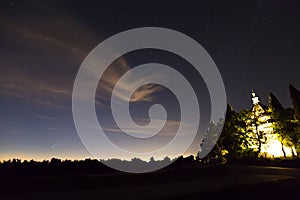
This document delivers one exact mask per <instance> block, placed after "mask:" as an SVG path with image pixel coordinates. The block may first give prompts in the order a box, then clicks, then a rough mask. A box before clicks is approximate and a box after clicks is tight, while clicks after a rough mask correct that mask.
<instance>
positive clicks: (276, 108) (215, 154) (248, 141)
mask: <svg viewBox="0 0 300 200" xmlns="http://www.w3.org/2000/svg"><path fill="white" fill-rule="evenodd" d="M289 93H290V99H291V102H292V106H291V107H290V108H284V107H283V106H282V105H281V104H280V102H279V101H278V99H277V98H276V97H275V96H274V95H273V94H272V93H270V94H269V100H268V101H269V102H268V104H269V105H268V106H264V105H263V104H261V103H258V104H257V105H259V106H258V109H259V108H263V110H262V111H258V112H254V110H255V108H253V107H252V108H251V109H249V110H242V111H241V112H235V111H234V110H233V108H232V106H230V105H228V106H227V112H226V116H225V120H220V121H219V122H218V123H217V124H215V123H211V124H210V125H209V129H208V131H207V133H206V137H205V138H204V140H203V141H202V143H201V145H200V146H201V148H202V149H201V148H200V149H201V150H200V152H199V156H200V157H201V151H203V152H205V149H203V148H205V147H206V146H208V145H207V143H211V142H215V141H216V140H217V142H216V145H215V146H214V148H213V150H212V151H210V153H209V154H208V155H207V156H206V157H205V158H203V159H201V160H202V162H209V161H210V162H211V161H213V162H236V161H242V160H248V161H249V160H251V159H257V158H258V157H262V155H261V151H262V149H261V147H262V145H263V144H266V143H267V142H268V137H267V133H266V132H264V131H260V130H259V129H258V127H259V126H260V125H262V124H263V123H269V124H271V126H272V129H273V134H276V136H277V138H278V140H279V141H280V143H281V147H282V148H281V150H282V153H283V155H284V156H283V157H286V152H285V150H284V146H285V147H290V150H291V152H292V155H293V157H299V155H300V92H299V91H298V90H297V89H296V88H295V87H293V86H292V85H290V86H289ZM222 127H223V129H222V131H221V135H220V137H218V135H216V134H215V133H216V132H217V131H216V130H218V129H221V128H222ZM254 147H255V148H254Z"/></svg>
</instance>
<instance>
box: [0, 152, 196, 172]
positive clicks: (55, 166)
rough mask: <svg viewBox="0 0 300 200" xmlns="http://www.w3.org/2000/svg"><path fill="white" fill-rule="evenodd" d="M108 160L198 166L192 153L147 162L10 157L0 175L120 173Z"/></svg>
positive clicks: (132, 164)
mask: <svg viewBox="0 0 300 200" xmlns="http://www.w3.org/2000/svg"><path fill="white" fill-rule="evenodd" d="M109 162H115V163H116V162H117V163H118V164H119V165H122V166H126V165H127V166H128V167H132V168H134V167H135V165H139V164H140V163H143V164H144V165H145V166H151V165H157V166H159V165H162V164H165V163H166V162H167V164H169V163H171V164H170V165H169V166H167V167H165V168H164V169H175V168H181V167H193V166H199V162H198V161H197V160H196V159H195V157H194V156H193V155H191V156H188V157H183V156H180V157H178V158H176V159H174V160H171V159H170V158H169V157H165V158H164V159H163V160H154V158H151V159H150V160H149V161H148V162H147V161H143V160H141V159H139V158H133V159H132V160H131V161H126V160H120V159H115V158H114V159H109V160H96V159H85V160H73V161H72V160H61V159H57V158H52V159H51V160H44V161H34V160H30V161H27V160H24V161H21V160H20V159H12V160H7V161H2V162H1V163H0V177H4V176H33V175H34V176H39V175H49V176H50V175H51V176H53V175H87V174H111V173H116V174H118V173H122V172H120V171H117V170H114V169H112V168H110V167H108V166H107V165H105V164H103V163H107V164H109Z"/></svg>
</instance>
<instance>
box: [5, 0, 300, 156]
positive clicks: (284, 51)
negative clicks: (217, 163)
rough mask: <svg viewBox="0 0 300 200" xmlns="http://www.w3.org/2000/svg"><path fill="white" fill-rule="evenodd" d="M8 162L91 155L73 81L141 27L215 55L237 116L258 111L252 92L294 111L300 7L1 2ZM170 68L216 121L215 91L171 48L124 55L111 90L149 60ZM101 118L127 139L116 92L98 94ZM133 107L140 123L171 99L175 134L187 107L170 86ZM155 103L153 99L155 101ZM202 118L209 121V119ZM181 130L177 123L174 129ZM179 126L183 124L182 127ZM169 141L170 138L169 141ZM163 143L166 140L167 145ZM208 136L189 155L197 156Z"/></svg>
mask: <svg viewBox="0 0 300 200" xmlns="http://www.w3.org/2000/svg"><path fill="white" fill-rule="evenodd" d="M0 4H1V5H0V44H1V45H0V61H1V62H0V72H1V73H0V160H2V159H9V158H13V157H18V158H22V159H25V158H26V159H31V158H34V159H49V158H51V157H53V156H56V157H61V158H70V159H75V158H78V159H80V158H84V157H89V156H90V155H89V154H88V153H87V151H86V150H85V149H84V147H83V145H82V144H81V141H80V139H79V137H78V135H77V133H76V130H75V126H74V122H73V118H72V109H71V94H72V87H73V82H74V79H75V76H76V73H77V70H78V69H79V67H80V64H81V62H82V61H83V59H84V58H85V57H86V56H87V54H88V53H89V52H90V51H91V50H92V49H93V48H94V47H95V46H96V45H98V44H99V43H100V42H101V41H103V40H104V39H106V38H108V37H110V36H112V35H114V34H116V33H119V32H121V31H125V30H128V29H132V28H137V27H146V26H156V27H164V28H170V29H174V30H177V31H180V32H182V33H184V34H186V35H188V36H190V37H192V38H193V39H195V40H196V41H198V42H199V43H200V44H201V45H202V46H203V47H204V48H205V49H206V50H207V52H208V53H209V54H210V55H211V57H212V58H213V60H214V61H215V63H216V65H217V66H218V68H219V70H220V72H221V75H222V77H223V80H224V84H225V87H226V92H227V100H228V103H229V104H231V105H232V106H233V108H234V109H235V110H238V111H239V110H241V109H247V108H250V107H251V99H250V98H251V95H250V91H251V89H254V90H255V91H256V92H257V94H258V95H259V96H260V98H261V100H262V102H263V103H265V104H267V97H268V93H269V92H272V93H274V94H275V95H276V97H278V99H279V100H280V102H281V103H282V104H283V105H284V106H286V107H288V106H290V105H291V102H290V100H289V93H288V85H289V84H293V85H294V86H295V87H296V88H298V89H299V88H300V82H299V74H300V73H299V72H300V70H299V66H300V58H299V52H300V39H299V35H300V13H299V12H298V11H299V9H300V6H299V3H298V2H297V1H296V0H294V1H276V0H275V1H274V0H264V1H262V0H256V1H255V0H253V1H224V2H222V3H220V2H218V1H208V0H207V1H203V0H200V1H163V2H162V1H145V2H139V1H126V2H125V1H107V3H104V2H100V1H99V2H96V1H72V2H68V1H45V2H39V1H1V3H0ZM149 61H151V62H153V61H157V62H160V63H163V64H168V65H170V66H172V67H174V68H175V69H177V70H179V71H180V72H181V73H182V74H184V75H185V76H186V77H187V78H188V79H189V81H190V82H191V83H192V85H193V87H194V89H195V90H196V93H197V95H198V98H199V99H200V107H201V109H202V110H201V111H203V113H202V115H203V116H204V117H203V121H201V125H202V126H201V130H202V129H204V127H205V125H206V124H207V123H208V121H207V119H206V118H207V117H206V118H205V116H208V115H209V109H208V105H209V102H208V100H207V99H208V93H207V90H206V87H205V84H204V83H203V80H202V79H201V76H198V75H195V73H194V71H193V69H192V67H191V66H189V64H188V63H187V62H186V61H184V60H183V59H181V58H178V57H176V56H175V55H172V54H170V53H167V52H162V51H154V50H152V51H151V50H147V51H143V52H142V51H136V52H131V53H129V54H128V55H124V56H122V57H121V58H120V59H118V60H117V61H116V62H115V63H114V64H112V66H111V69H110V71H108V72H107V73H106V75H105V77H104V80H103V84H104V85H105V84H106V86H109V87H110V85H109V84H110V82H109V80H114V79H115V78H116V77H118V76H120V75H121V74H122V73H123V72H125V71H126V70H128V69H130V68H132V67H134V66H137V65H139V64H143V63H147V62H149ZM98 95H99V96H100V97H101V98H99V99H98V100H99V105H98V106H97V112H98V113H102V115H101V116H104V117H99V121H100V123H101V124H103V126H104V127H105V128H106V130H107V135H108V136H109V137H111V138H112V140H113V141H115V142H116V143H119V145H122V143H125V142H124V140H123V139H122V138H121V137H118V135H117V134H116V132H117V129H116V127H115V124H114V122H113V120H112V118H111V113H110V110H109V108H110V107H109V101H108V100H109V95H110V93H109V91H107V90H101V89H99V91H98ZM140 95H141V96H139V98H138V99H137V101H136V102H134V103H132V115H133V117H134V119H135V120H136V121H137V122H138V123H143V120H145V119H146V118H147V107H149V106H150V105H151V104H153V103H162V104H164V105H166V106H167V107H168V108H167V110H168V112H169V115H168V120H169V121H170V122H172V123H171V124H172V127H170V128H169V129H168V131H169V132H170V133H172V132H173V131H175V129H176V124H177V122H179V120H180V119H179V117H178V116H179V112H178V108H177V107H178V102H177V101H176V98H175V97H174V96H173V95H172V93H171V92H169V91H168V90H147V89H144V90H142V92H141V93H140ZM150 97H151V101H148V100H146V99H147V98H150ZM202 115H201V116H202ZM174 124H175V125H174ZM173 125H174V127H173ZM167 140H168V139H167ZM158 145H160V144H158ZM198 145H199V138H198V139H197V140H196V141H195V143H194V145H193V146H192V147H191V149H190V151H189V152H188V153H195V152H196V150H197V148H198Z"/></svg>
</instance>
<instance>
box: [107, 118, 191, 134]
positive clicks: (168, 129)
mask: <svg viewBox="0 0 300 200" xmlns="http://www.w3.org/2000/svg"><path fill="white" fill-rule="evenodd" d="M152 120H154V121H162V120H159V119H152ZM148 123H149V121H148V120H145V119H140V120H139V121H138V124H139V125H141V126H143V125H148ZM154 124H155V123H154ZM180 124H181V125H182V126H184V127H188V126H190V124H188V123H185V122H180V121H175V120H166V121H165V126H164V127H163V129H162V130H161V131H160V133H159V134H160V135H161V136H174V135H175V134H176V133H177V130H178V127H179V125H180ZM151 128H152V129H153V132H155V131H156V127H154V126H153V127H149V128H147V129H144V130H145V131H143V129H136V128H135V127H131V126H127V127H125V129H124V130H123V131H122V130H121V129H119V128H118V127H106V128H103V130H104V131H107V132H111V133H124V131H125V132H127V133H133V134H141V135H147V134H148V133H149V132H148V131H149V130H150V131H151ZM186 134H188V133H186Z"/></svg>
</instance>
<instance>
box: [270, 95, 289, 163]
mask: <svg viewBox="0 0 300 200" xmlns="http://www.w3.org/2000/svg"><path fill="white" fill-rule="evenodd" d="M268 112H269V114H270V117H271V120H272V127H273V132H274V133H275V134H276V135H277V138H278V139H279V141H280V143H281V150H282V152H283V156H284V157H286V152H285V148H284V147H285V146H289V147H291V150H292V152H293V149H292V148H293V143H292V142H291V140H290V135H291V133H292V132H293V131H294V130H293V126H292V123H293V122H292V121H293V112H292V110H291V109H284V108H283V107H282V105H281V104H280V102H279V101H278V99H277V98H276V97H275V96H274V95H273V94H272V93H270V95H269V110H268Z"/></svg>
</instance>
